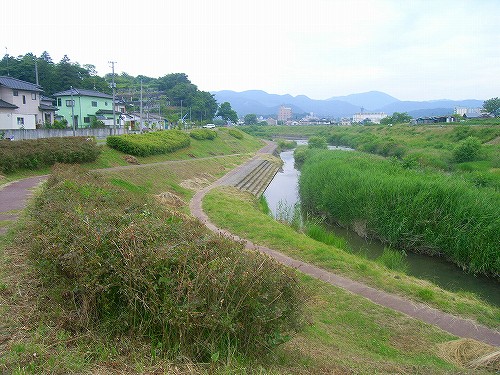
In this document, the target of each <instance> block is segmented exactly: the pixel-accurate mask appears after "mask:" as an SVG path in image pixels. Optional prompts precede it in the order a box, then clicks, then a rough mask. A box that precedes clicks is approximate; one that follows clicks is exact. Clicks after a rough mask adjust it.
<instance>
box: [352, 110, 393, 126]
mask: <svg viewBox="0 0 500 375" xmlns="http://www.w3.org/2000/svg"><path fill="white" fill-rule="evenodd" d="M385 117H387V114H386V113H384V112H361V113H355V114H354V115H353V116H352V122H354V123H366V122H372V123H374V124H380V120H382V119H383V118H385Z"/></svg>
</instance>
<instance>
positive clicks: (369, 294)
mask: <svg viewBox="0 0 500 375" xmlns="http://www.w3.org/2000/svg"><path fill="white" fill-rule="evenodd" d="M274 150H275V145H274V144H272V143H271V142H268V143H267V145H266V146H265V147H264V148H262V149H261V150H259V151H258V153H257V155H256V156H254V158H253V159H255V158H258V157H259V154H265V153H272V152H273V151H274ZM251 160H252V159H251ZM251 160H249V161H248V162H247V163H245V164H242V165H240V166H239V167H237V168H235V169H233V170H232V171H231V172H229V173H228V174H226V175H225V176H223V177H222V178H220V179H219V180H217V181H215V182H214V183H213V184H211V185H210V186H208V187H206V188H204V189H202V190H200V191H198V192H197V193H196V194H195V195H194V197H193V198H192V199H191V201H190V203H189V208H190V210H191V213H192V214H193V215H194V216H195V217H197V218H198V219H199V220H201V221H202V222H203V223H204V224H205V225H206V226H207V227H208V228H209V229H210V230H212V231H213V232H216V233H221V234H223V235H225V236H228V237H231V238H234V239H235V240H237V241H242V242H244V243H245V246H246V248H247V249H249V250H254V251H259V252H261V253H264V254H267V255H268V256H270V257H271V258H274V259H275V260H277V261H278V262H280V263H281V264H283V265H285V266H288V267H292V268H295V269H297V270H299V271H301V272H303V273H305V274H307V275H309V276H312V277H314V278H316V279H319V280H322V281H324V282H326V283H328V284H331V285H334V286H337V287H340V288H343V289H345V290H347V291H349V292H352V293H354V294H357V295H360V296H363V297H365V298H367V299H369V300H370V301H372V302H374V303H376V304H378V305H381V306H385V307H388V308H391V309H393V310H396V311H399V312H402V313H403V314H406V315H408V316H410V317H413V318H416V319H419V320H421V321H424V322H426V323H429V324H433V325H435V326H438V327H439V328H441V329H442V330H444V331H447V332H449V333H451V334H453V335H456V336H459V337H463V338H472V339H475V340H478V341H482V342H485V343H487V344H490V345H494V346H500V332H499V331H497V330H494V329H490V328H488V327H485V326H482V325H480V324H477V323H475V322H473V321H471V320H467V319H462V318H459V317H456V316H453V315H451V314H448V313H444V312H442V311H439V310H437V309H434V308H432V307H429V306H427V305H424V304H422V303H418V302H414V301H410V300H408V299H406V298H403V297H400V296H397V295H393V294H390V293H386V292H384V291H381V290H378V289H375V288H372V287H370V286H368V285H365V284H363V283H360V282H358V281H355V280H351V279H348V278H346V277H343V276H340V275H337V274H334V273H332V272H329V271H326V270H324V269H321V268H319V267H316V266H314V265H312V264H309V263H305V262H301V261H300V260H296V259H293V258H290V257H289V256H287V255H285V254H283V253H280V252H278V251H276V250H273V249H270V248H268V247H265V246H260V245H256V244H254V243H252V242H250V241H249V240H247V239H244V238H240V237H238V236H236V235H234V234H232V233H230V232H228V231H227V230H225V229H221V228H218V227H217V226H216V225H215V224H213V223H212V222H210V220H209V219H208V216H207V215H206V214H205V212H203V209H202V201H203V197H204V196H205V195H206V194H207V193H208V192H209V191H210V190H212V189H213V188H215V187H217V186H224V185H230V181H231V180H233V179H234V176H235V175H237V174H238V173H245V171H246V165H247V164H249V163H251Z"/></svg>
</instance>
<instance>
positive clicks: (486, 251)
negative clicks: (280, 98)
mask: <svg viewBox="0 0 500 375" xmlns="http://www.w3.org/2000/svg"><path fill="white" fill-rule="evenodd" d="M299 192H300V197H301V201H302V205H303V209H305V210H306V211H310V212H313V213H316V214H320V215H324V216H326V217H327V218H328V220H330V221H332V222H340V223H341V224H343V225H347V226H351V227H352V226H357V227H358V228H360V227H362V228H364V232H365V233H366V235H368V236H373V237H378V238H380V239H381V240H382V241H384V242H386V243H388V244H389V245H391V246H394V247H397V248H401V249H406V250H411V251H415V252H424V253H427V254H431V255H443V256H444V257H446V258H448V259H449V260H451V261H453V262H455V263H456V264H458V265H459V266H460V267H462V268H464V269H466V270H469V271H471V272H474V273H484V274H488V275H494V276H496V277H499V276H500V250H499V244H500V195H499V194H498V192H496V191H494V190H493V189H488V188H481V189H478V188H476V187H475V186H474V185H473V184H471V183H470V182H467V181H465V180H464V179H463V178H460V177H457V176H453V175H446V174H444V173H436V172H424V171H415V170H408V169H404V168H403V167H402V166H401V165H400V164H399V163H391V162H390V161H388V160H385V159H383V158H380V157H377V156H374V155H368V154H362V153H358V152H338V151H336V152H328V151H316V152H314V153H313V154H311V155H310V156H309V157H308V158H307V159H306V162H305V164H304V166H303V169H302V172H301V177H300V182H299Z"/></svg>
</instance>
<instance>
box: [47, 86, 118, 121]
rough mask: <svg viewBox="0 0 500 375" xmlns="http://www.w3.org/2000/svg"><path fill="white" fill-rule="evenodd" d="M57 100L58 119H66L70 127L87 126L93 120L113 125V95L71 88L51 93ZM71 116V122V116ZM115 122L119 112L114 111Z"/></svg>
mask: <svg viewBox="0 0 500 375" xmlns="http://www.w3.org/2000/svg"><path fill="white" fill-rule="evenodd" d="M53 96H54V97H55V98H56V101H57V108H58V110H59V111H58V114H57V117H58V118H59V119H62V118H64V119H66V120H67V121H68V125H69V126H70V127H72V126H73V124H74V126H75V127H76V128H88V127H90V126H91V124H92V122H93V121H94V120H100V121H102V122H103V123H104V124H105V125H107V126H113V124H114V120H113V97H112V96H111V95H108V94H104V93H102V92H99V91H95V90H85V89H76V88H71V89H69V90H66V91H61V92H57V93H55V94H54V95H53ZM72 116H74V117H73V122H72V121H71V117H72ZM115 119H116V124H117V125H119V113H118V112H116V111H115Z"/></svg>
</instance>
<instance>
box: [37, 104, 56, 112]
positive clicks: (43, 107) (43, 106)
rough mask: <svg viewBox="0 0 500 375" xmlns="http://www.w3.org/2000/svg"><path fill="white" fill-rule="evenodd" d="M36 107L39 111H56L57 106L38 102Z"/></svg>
mask: <svg viewBox="0 0 500 375" xmlns="http://www.w3.org/2000/svg"><path fill="white" fill-rule="evenodd" d="M38 108H39V109H40V111H58V110H59V108H57V107H54V106H52V105H46V104H40V105H39V106H38Z"/></svg>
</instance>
